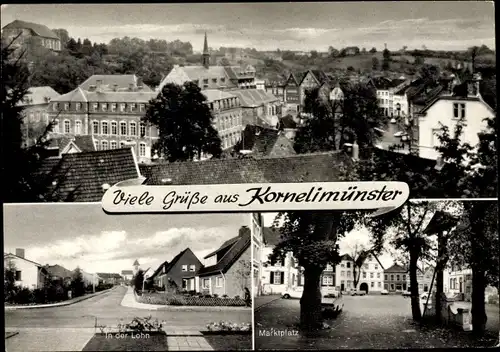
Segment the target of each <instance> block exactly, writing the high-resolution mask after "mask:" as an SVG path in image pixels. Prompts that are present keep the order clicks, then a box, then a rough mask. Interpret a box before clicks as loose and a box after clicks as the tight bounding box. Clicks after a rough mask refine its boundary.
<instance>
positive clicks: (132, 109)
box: [129, 103, 137, 111]
mask: <svg viewBox="0 0 500 352" xmlns="http://www.w3.org/2000/svg"><path fill="white" fill-rule="evenodd" d="M129 106H130V111H135V109H136V108H137V104H136V103H132V104H130V105H129Z"/></svg>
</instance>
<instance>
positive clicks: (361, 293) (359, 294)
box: [351, 290, 366, 296]
mask: <svg viewBox="0 0 500 352" xmlns="http://www.w3.org/2000/svg"><path fill="white" fill-rule="evenodd" d="M364 295H366V291H361V290H352V291H351V296H364Z"/></svg>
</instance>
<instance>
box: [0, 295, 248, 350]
mask: <svg viewBox="0 0 500 352" xmlns="http://www.w3.org/2000/svg"><path fill="white" fill-rule="evenodd" d="M126 290H127V288H126V287H117V288H116V289H114V290H112V291H111V292H109V293H104V294H102V295H98V296H96V297H92V298H89V299H86V300H84V301H81V302H78V303H75V304H72V305H69V306H63V307H54V308H41V309H19V310H6V311H5V326H6V331H8V332H11V331H12V332H19V334H18V335H16V336H13V337H11V338H9V339H7V340H5V342H6V346H7V350H8V351H9V352H11V351H28V350H31V351H35V350H37V351H40V350H45V351H50V350H53V351H54V350H56V349H57V350H59V351H61V350H66V351H67V350H81V348H83V346H84V345H85V343H86V342H87V341H88V339H89V338H90V337H91V336H93V331H94V326H95V323H96V318H97V324H98V325H106V326H115V327H116V326H117V325H118V324H119V323H120V319H123V321H122V323H129V322H131V321H132V319H133V318H134V317H146V316H149V315H151V316H152V317H153V319H156V318H157V319H158V320H160V321H165V322H166V325H167V327H166V330H167V331H178V332H182V331H200V330H206V325H207V324H208V323H210V322H214V321H216V322H218V321H221V320H223V321H227V322H235V323H248V322H251V320H252V317H251V311H250V310H235V311H229V310H227V311H181V310H176V311H168V310H157V311H149V310H142V309H134V308H127V307H123V306H121V305H120V304H121V301H122V299H123V296H124V294H125V292H126ZM97 332H99V329H97ZM87 337H88V338H87ZM54 348H56V349H54Z"/></svg>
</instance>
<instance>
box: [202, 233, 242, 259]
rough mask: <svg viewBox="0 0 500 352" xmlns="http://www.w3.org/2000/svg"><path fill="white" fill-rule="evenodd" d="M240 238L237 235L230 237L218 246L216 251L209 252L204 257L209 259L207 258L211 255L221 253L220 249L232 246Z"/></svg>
mask: <svg viewBox="0 0 500 352" xmlns="http://www.w3.org/2000/svg"><path fill="white" fill-rule="evenodd" d="M238 239H239V236H236V237H233V238H230V239H228V240H227V241H225V242H224V243H223V244H222V245H221V246H220V247H219V248H217V249H216V250H215V251H213V252H210V253H208V254H207V255H206V256H205V257H204V258H203V259H207V258H209V257H211V256H213V255H215V254H217V253H219V252H220V251H222V250H224V249H226V248H227V247H230V246H232V245H234V244H235V243H236V241H238Z"/></svg>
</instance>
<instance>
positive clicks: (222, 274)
mask: <svg viewBox="0 0 500 352" xmlns="http://www.w3.org/2000/svg"><path fill="white" fill-rule="evenodd" d="M250 236H251V231H250V229H249V228H248V227H242V228H240V230H239V234H238V236H236V237H233V238H231V239H229V240H227V241H225V242H224V243H223V244H222V245H221V246H220V247H219V248H218V249H217V250H215V251H214V252H212V253H210V254H208V255H207V256H205V258H204V266H203V267H202V268H201V269H200V270H199V271H198V277H199V281H200V288H199V289H200V292H202V293H205V294H210V295H214V294H217V295H219V296H224V295H227V296H228V297H235V296H240V297H241V298H243V297H244V296H245V288H247V289H249V290H250V289H251V288H252V286H251V285H252V280H251V276H252V264H251V247H250V244H251V238H250Z"/></svg>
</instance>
